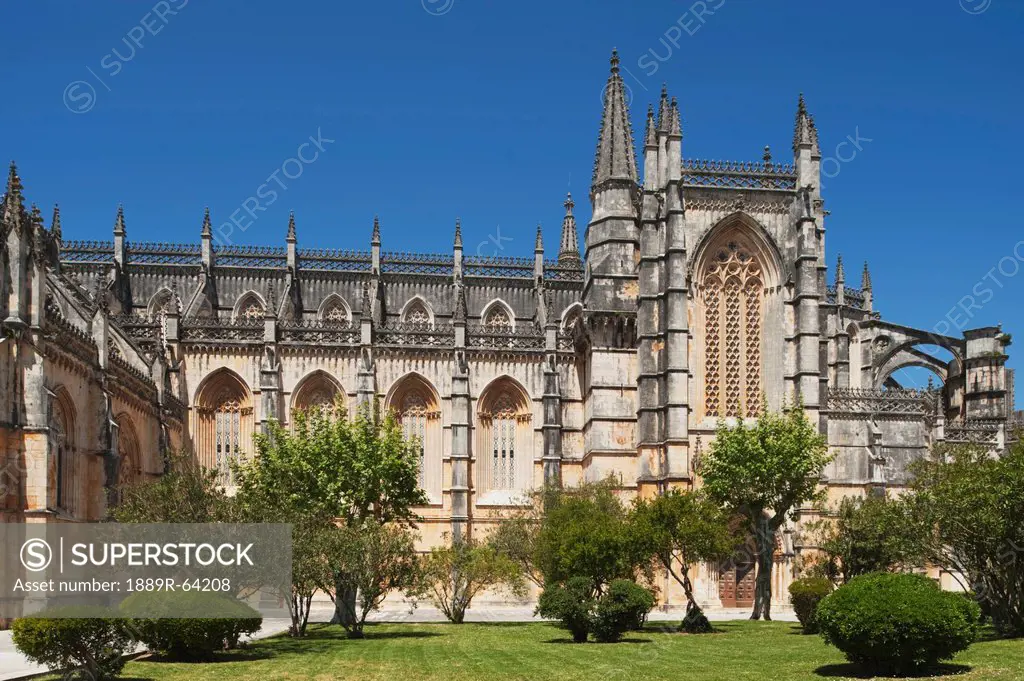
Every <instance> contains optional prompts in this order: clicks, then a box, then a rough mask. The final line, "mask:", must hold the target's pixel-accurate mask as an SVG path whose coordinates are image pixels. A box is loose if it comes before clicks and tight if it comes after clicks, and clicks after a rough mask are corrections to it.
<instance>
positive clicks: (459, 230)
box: [455, 218, 462, 248]
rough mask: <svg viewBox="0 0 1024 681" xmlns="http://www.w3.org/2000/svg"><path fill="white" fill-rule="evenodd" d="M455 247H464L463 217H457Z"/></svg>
mask: <svg viewBox="0 0 1024 681" xmlns="http://www.w3.org/2000/svg"><path fill="white" fill-rule="evenodd" d="M455 248H462V218H455Z"/></svg>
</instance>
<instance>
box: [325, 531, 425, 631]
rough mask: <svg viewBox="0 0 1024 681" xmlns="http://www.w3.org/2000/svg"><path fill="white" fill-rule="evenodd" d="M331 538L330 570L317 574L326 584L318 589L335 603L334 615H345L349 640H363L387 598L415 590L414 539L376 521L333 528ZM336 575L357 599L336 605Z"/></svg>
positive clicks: (415, 559)
mask: <svg viewBox="0 0 1024 681" xmlns="http://www.w3.org/2000/svg"><path fill="white" fill-rule="evenodd" d="M329 537H330V538H329V539H328V541H327V546H326V547H325V551H324V557H325V561H326V564H327V568H328V569H327V571H326V573H325V572H322V571H321V572H319V573H318V574H319V575H320V576H321V579H323V578H324V577H326V578H327V579H323V581H321V583H320V585H319V586H320V589H321V590H323V591H325V592H327V593H328V594H331V595H332V598H334V599H335V602H334V605H335V609H337V608H344V609H345V617H344V618H343V619H342V621H341V624H342V625H343V626H344V627H345V630H346V631H347V632H348V635H349V637H350V638H362V637H363V627H364V625H365V624H366V618H367V617H368V616H369V614H370V613H371V612H373V611H375V610H377V609H379V608H380V606H381V604H382V603H383V602H384V599H385V598H387V596H388V594H389V593H392V592H394V591H398V590H402V589H407V588H410V587H413V586H414V585H415V583H416V578H417V575H418V572H417V553H416V546H415V544H416V542H415V537H414V536H413V533H412V532H411V531H410V530H409V529H408V528H406V527H403V526H402V525H399V524H396V523H390V524H387V525H382V524H381V523H379V522H377V521H376V520H374V519H368V520H366V521H364V522H363V523H362V524H361V525H343V526H341V527H337V528H335V531H334V532H333V533H331V534H330V535H329ZM339 574H342V575H344V579H345V580H346V586H348V587H349V588H351V589H352V590H353V591H354V592H355V593H356V598H355V599H354V601H351V602H348V601H346V600H345V599H340V600H339V599H338V592H337V591H336V585H335V582H334V579H335V576H336V575H339Z"/></svg>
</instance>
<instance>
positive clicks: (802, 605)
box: [789, 577, 833, 634]
mask: <svg viewBox="0 0 1024 681" xmlns="http://www.w3.org/2000/svg"><path fill="white" fill-rule="evenodd" d="M832 589H833V587H832V582H831V581H829V580H827V579H825V578H824V577H804V578H802V579H798V580H796V581H794V582H793V583H792V584H790V585H789V600H790V602H792V603H793V610H794V611H795V612H796V618H797V619H798V620H800V626H802V627H803V630H804V633H805V634H816V633H818V622H817V618H816V617H815V614H816V612H817V610H818V603H820V602H821V601H822V599H823V598H825V596H828V595H829V594H830V593H832Z"/></svg>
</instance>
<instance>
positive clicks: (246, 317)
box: [234, 291, 267, 323]
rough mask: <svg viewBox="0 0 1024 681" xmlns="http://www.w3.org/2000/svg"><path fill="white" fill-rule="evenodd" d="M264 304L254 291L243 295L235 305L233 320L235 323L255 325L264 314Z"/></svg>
mask: <svg viewBox="0 0 1024 681" xmlns="http://www.w3.org/2000/svg"><path fill="white" fill-rule="evenodd" d="M266 309H267V307H266V304H265V303H264V302H263V299H262V298H260V297H259V296H258V295H256V293H255V292H254V291H250V292H248V293H245V294H243V295H242V296H241V297H240V298H239V299H238V302H237V303H235V311H234V318H235V320H236V321H243V322H251V323H255V322H257V321H259V320H260V319H263V317H264V316H265V314H266Z"/></svg>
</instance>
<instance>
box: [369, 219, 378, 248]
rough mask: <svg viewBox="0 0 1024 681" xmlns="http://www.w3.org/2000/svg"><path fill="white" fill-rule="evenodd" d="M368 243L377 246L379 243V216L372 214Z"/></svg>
mask: <svg viewBox="0 0 1024 681" xmlns="http://www.w3.org/2000/svg"><path fill="white" fill-rule="evenodd" d="M370 243H371V244H373V245H375V246H379V245H380V217H378V216H376V215H374V216H373V236H372V237H371V238H370Z"/></svg>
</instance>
